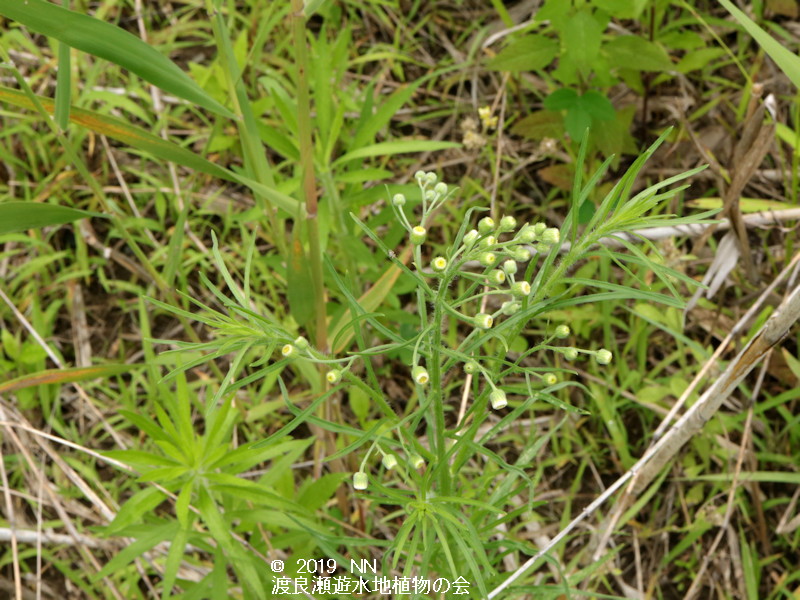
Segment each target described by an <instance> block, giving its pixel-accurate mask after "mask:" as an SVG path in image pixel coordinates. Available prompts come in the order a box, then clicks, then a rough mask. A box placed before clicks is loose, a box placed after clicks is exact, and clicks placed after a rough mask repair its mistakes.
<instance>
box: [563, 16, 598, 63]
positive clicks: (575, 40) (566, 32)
mask: <svg viewBox="0 0 800 600" xmlns="http://www.w3.org/2000/svg"><path fill="white" fill-rule="evenodd" d="M602 35H603V29H602V28H601V26H600V23H598V21H597V19H595V17H594V15H592V14H591V13H589V11H587V10H581V11H580V12H578V13H577V14H575V15H573V16H572V17H571V18H569V19H568V20H567V21H566V23H565V24H564V29H563V30H562V32H561V41H562V44H563V46H564V53H565V54H566V55H567V56H569V58H570V59H571V60H572V61H573V62H574V63H575V65H577V67H578V69H579V70H580V71H581V72H582V73H583V74H584V75H588V74H589V73H590V72H591V69H592V65H593V64H594V62H595V60H596V59H597V55H598V53H599V52H600V42H601V41H602Z"/></svg>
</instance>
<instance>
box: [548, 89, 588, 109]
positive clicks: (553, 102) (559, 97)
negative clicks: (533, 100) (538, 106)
mask: <svg viewBox="0 0 800 600" xmlns="http://www.w3.org/2000/svg"><path fill="white" fill-rule="evenodd" d="M578 98H579V96H578V92H576V91H575V90H573V89H572V88H561V89H558V90H556V91H555V92H553V93H552V94H550V95H549V96H548V97H547V98H545V99H544V102H542V105H543V106H544V107H545V108H546V109H547V110H569V109H571V108H574V107H576V106H577V105H578Z"/></svg>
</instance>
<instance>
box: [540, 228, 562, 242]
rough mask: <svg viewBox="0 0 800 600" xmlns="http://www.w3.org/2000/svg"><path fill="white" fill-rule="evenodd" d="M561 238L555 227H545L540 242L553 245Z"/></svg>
mask: <svg viewBox="0 0 800 600" xmlns="http://www.w3.org/2000/svg"><path fill="white" fill-rule="evenodd" d="M560 240H561V234H560V233H559V231H558V229H556V228H555V227H550V228H549V229H545V230H544V233H542V242H543V243H545V244H547V245H548V246H555V245H556V244H557V243H558V242H559V241H560Z"/></svg>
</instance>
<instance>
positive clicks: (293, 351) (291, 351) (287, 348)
mask: <svg viewBox="0 0 800 600" xmlns="http://www.w3.org/2000/svg"><path fill="white" fill-rule="evenodd" d="M281 354H283V355H284V356H285V357H286V358H294V357H295V356H297V348H295V347H294V346H293V345H292V344H286V345H284V347H283V348H281Z"/></svg>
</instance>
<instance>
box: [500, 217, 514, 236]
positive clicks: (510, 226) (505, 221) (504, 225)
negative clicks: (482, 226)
mask: <svg viewBox="0 0 800 600" xmlns="http://www.w3.org/2000/svg"><path fill="white" fill-rule="evenodd" d="M516 226H517V220H516V219H515V218H514V217H508V216H505V217H503V218H502V219H500V231H502V232H507V231H513V230H514V228H515V227H516Z"/></svg>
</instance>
